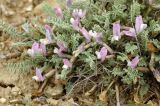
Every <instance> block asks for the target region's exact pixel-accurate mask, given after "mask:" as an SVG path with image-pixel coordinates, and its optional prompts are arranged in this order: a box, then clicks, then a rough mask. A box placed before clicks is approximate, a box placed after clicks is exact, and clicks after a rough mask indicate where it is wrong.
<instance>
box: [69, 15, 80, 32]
mask: <svg viewBox="0 0 160 106" xmlns="http://www.w3.org/2000/svg"><path fill="white" fill-rule="evenodd" d="M70 22H71V24H72V27H73V29H74V30H76V31H79V30H80V20H79V19H78V18H77V19H74V18H71V19H70Z"/></svg>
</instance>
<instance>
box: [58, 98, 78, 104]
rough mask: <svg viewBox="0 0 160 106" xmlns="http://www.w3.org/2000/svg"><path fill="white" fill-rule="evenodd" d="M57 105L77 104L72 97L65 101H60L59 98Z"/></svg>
mask: <svg viewBox="0 0 160 106" xmlns="http://www.w3.org/2000/svg"><path fill="white" fill-rule="evenodd" d="M57 106H79V105H78V104H77V103H75V102H74V100H73V98H71V99H69V100H66V101H62V100H60V101H59V102H58V105H57Z"/></svg>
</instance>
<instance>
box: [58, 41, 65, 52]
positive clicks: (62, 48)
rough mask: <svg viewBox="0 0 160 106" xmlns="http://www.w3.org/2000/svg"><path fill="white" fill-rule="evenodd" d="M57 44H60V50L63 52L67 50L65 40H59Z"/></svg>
mask: <svg viewBox="0 0 160 106" xmlns="http://www.w3.org/2000/svg"><path fill="white" fill-rule="evenodd" d="M57 45H58V47H59V50H60V51H61V52H63V51H64V52H66V51H67V47H66V46H65V44H64V43H63V42H57Z"/></svg>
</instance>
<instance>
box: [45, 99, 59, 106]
mask: <svg viewBox="0 0 160 106" xmlns="http://www.w3.org/2000/svg"><path fill="white" fill-rule="evenodd" d="M58 101H59V100H55V99H52V98H49V99H47V102H48V103H49V104H50V105H53V106H57V105H58Z"/></svg>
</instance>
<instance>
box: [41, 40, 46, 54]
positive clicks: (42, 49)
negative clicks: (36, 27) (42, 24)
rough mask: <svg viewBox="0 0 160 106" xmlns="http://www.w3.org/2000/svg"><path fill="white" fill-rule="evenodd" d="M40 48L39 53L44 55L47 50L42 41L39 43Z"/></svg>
mask: <svg viewBox="0 0 160 106" xmlns="http://www.w3.org/2000/svg"><path fill="white" fill-rule="evenodd" d="M40 49H41V53H42V54H43V55H46V53H47V51H46V45H45V44H43V43H40Z"/></svg>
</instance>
